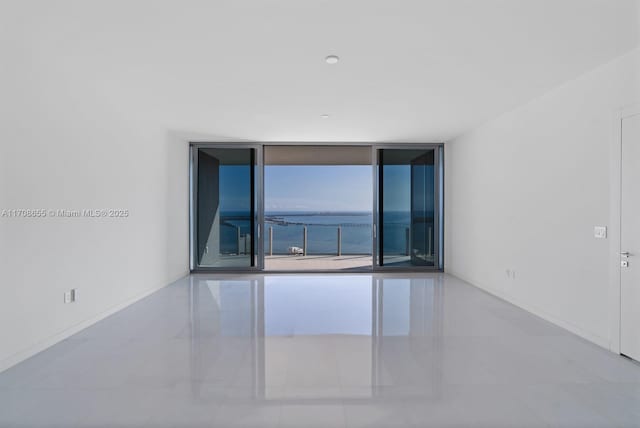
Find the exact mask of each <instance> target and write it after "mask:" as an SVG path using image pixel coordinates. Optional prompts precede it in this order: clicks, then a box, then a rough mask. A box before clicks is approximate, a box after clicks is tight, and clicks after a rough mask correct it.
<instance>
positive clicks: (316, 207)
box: [264, 165, 373, 211]
mask: <svg viewBox="0 0 640 428" xmlns="http://www.w3.org/2000/svg"><path fill="white" fill-rule="evenodd" d="M264 175H265V177H264V178H265V208H266V211H371V207H372V205H373V199H372V198H373V196H372V186H373V184H372V168H371V167H370V166H368V165H348V166H347V165H336V166H324V165H323V166H316V165H314V166H310V165H303V166H266V167H265V169H264Z"/></svg>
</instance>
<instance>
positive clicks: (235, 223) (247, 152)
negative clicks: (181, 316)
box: [191, 145, 262, 270]
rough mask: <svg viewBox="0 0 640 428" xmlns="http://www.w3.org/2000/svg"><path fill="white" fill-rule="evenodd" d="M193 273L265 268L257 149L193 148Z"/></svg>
mask: <svg viewBox="0 0 640 428" xmlns="http://www.w3.org/2000/svg"><path fill="white" fill-rule="evenodd" d="M191 150H192V153H191V155H192V163H191V165H192V174H191V180H192V182H191V188H192V202H191V205H192V206H191V213H192V215H191V225H192V226H191V227H192V234H191V236H192V243H191V245H192V248H191V265H192V266H191V268H192V270H253V269H260V268H261V265H262V263H261V254H260V252H259V249H260V248H261V247H260V245H259V243H258V241H259V239H260V236H259V235H260V229H259V227H260V226H259V221H258V217H259V216H258V213H259V209H258V208H259V207H258V204H257V201H258V200H259V198H258V192H257V189H258V187H259V186H258V181H259V179H260V174H259V173H258V157H259V156H258V152H259V151H260V149H259V148H256V147H242V146H240V147H238V146H233V147H224V146H219V145H216V146H211V147H208V146H207V145H194V146H192V148H191Z"/></svg>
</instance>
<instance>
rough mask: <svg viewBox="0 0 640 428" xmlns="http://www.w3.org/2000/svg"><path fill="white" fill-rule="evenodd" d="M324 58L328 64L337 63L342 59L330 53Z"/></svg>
mask: <svg viewBox="0 0 640 428" xmlns="http://www.w3.org/2000/svg"><path fill="white" fill-rule="evenodd" d="M324 60H325V61H326V62H327V64H337V63H338V61H340V58H339V57H338V55H329V56H328V57H326V58H325V59H324Z"/></svg>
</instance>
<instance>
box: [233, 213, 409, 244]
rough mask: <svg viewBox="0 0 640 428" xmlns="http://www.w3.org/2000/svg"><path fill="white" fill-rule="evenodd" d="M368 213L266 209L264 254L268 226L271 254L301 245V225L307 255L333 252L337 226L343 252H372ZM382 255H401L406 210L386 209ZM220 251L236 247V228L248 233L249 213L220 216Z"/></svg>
mask: <svg viewBox="0 0 640 428" xmlns="http://www.w3.org/2000/svg"><path fill="white" fill-rule="evenodd" d="M372 217H373V216H372V214H371V212H266V213H265V227H264V228H265V232H264V233H265V254H268V251H269V239H268V237H269V235H268V234H269V228H271V230H272V233H273V254H286V253H287V251H288V248H289V247H302V245H303V244H302V241H303V233H304V232H303V230H304V226H306V227H307V252H308V254H336V253H337V251H338V243H337V241H338V239H337V238H338V226H340V227H341V229H342V254H345V255H347V254H371V246H372V226H371V225H372V223H373V218H372ZM384 222H385V224H384V236H385V241H384V242H385V254H404V253H405V251H406V244H407V241H406V239H407V233H406V230H407V228H408V227H409V224H410V214H409V212H403V211H393V212H385V217H384ZM221 224H222V226H221V233H222V242H221V247H222V248H221V249H222V252H223V253H225V252H226V253H233V252H235V251H236V249H237V244H236V242H237V229H236V227H237V226H239V227H240V232H241V234H242V235H244V234H247V233H250V224H251V223H250V220H249V216H248V215H246V214H244V215H243V214H242V213H223V215H222V218H221Z"/></svg>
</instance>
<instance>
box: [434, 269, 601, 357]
mask: <svg viewBox="0 0 640 428" xmlns="http://www.w3.org/2000/svg"><path fill="white" fill-rule="evenodd" d="M446 273H447V274H449V275H451V276H455V277H456V278H458V279H460V280H462V281H464V282H466V283H468V284H469V285H472V286H474V287H476V288H479V289H481V290H483V291H485V292H487V293H489V294H491V295H492V296H495V297H497V298H499V299H502V300H504V301H506V302H508V303H511V304H512V305H515V306H517V307H519V308H520V309H524V310H525V311H527V312H530V313H532V314H533V315H535V316H537V317H540V318H542V319H543V320H545V321H549V322H550V323H552V324H555V325H557V326H558V327H561V328H563V329H565V330H568V331H569V332H571V333H573V334H575V335H577V336H580V337H581V338H583V339H585V340H588V341H589V342H592V343H594V344H596V345H598V346H600V347H602V348H604V349H606V350H608V351H612V349H611V348H610V343H609V340H608V339H607V338H604V337H601V336H598V335H596V334H593V333H591V332H589V331H586V330H584V329H582V328H580V327H578V326H576V325H575V324H572V323H571V322H569V321H566V320H563V319H561V318H558V317H556V316H555V315H553V314H550V313H548V312H546V311H545V310H543V309H541V308H538V307H536V306H534V305H531V304H529V303H525V302H523V301H521V300H519V299H517V298H514V297H513V296H511V295H509V294H508V293H504V292H502V291H500V290H496V289H495V288H492V287H488V286H486V285H484V284H481V283H480V282H479V281H475V280H473V279H471V278H467V277H465V276H464V275H461V274H460V273H458V272H455V271H452V270H450V269H447V270H446ZM612 352H613V351H612Z"/></svg>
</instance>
